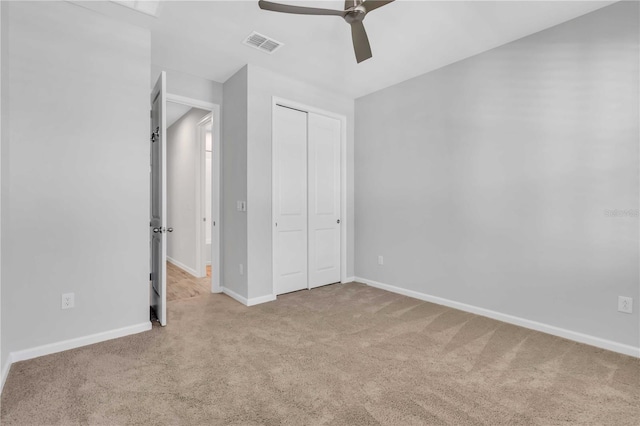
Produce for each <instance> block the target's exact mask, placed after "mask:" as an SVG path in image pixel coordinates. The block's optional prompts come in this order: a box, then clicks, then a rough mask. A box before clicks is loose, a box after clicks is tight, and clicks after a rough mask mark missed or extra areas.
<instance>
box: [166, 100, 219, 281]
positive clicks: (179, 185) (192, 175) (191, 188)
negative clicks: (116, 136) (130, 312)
mask: <svg viewBox="0 0 640 426" xmlns="http://www.w3.org/2000/svg"><path fill="white" fill-rule="evenodd" d="M207 114H209V111H205V110H202V109H198V108H191V110H189V112H187V113H186V114H185V115H183V116H182V117H180V119H178V121H176V122H175V123H174V124H173V125H171V126H170V127H169V128H168V129H167V224H168V225H169V226H171V227H172V228H173V229H174V231H173V232H172V233H171V234H167V235H168V238H167V256H168V257H169V258H171V259H172V260H174V261H176V262H178V263H180V264H181V265H183V266H186V267H187V268H189V269H191V272H195V273H197V272H198V271H197V269H198V265H197V264H196V250H197V249H196V239H197V236H198V229H197V225H196V220H198V217H199V216H198V215H197V214H196V208H197V202H196V201H197V198H198V197H199V194H197V190H196V183H197V180H199V179H200V174H199V170H200V169H199V167H200V165H199V161H200V141H199V140H198V123H199V122H200V120H201V119H202V118H203V117H204V116H206V115H207ZM198 188H199V187H198Z"/></svg>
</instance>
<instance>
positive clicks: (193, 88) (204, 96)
mask: <svg viewBox="0 0 640 426" xmlns="http://www.w3.org/2000/svg"><path fill="white" fill-rule="evenodd" d="M161 71H164V72H165V73H166V74H167V93H170V94H172V95H179V96H185V97H187V98H191V99H197V100H199V101H205V102H211V103H214V104H218V105H222V92H223V89H222V83H218V82H217V81H212V80H207V79H205V78H201V77H197V76H194V75H190V74H185V73H183V72H180V71H174V70H170V69H166V68H164V67H162V66H160V65H156V64H152V65H151V87H152V88H153V85H154V84H155V82H156V80H157V79H158V76H159V75H160V72H161Z"/></svg>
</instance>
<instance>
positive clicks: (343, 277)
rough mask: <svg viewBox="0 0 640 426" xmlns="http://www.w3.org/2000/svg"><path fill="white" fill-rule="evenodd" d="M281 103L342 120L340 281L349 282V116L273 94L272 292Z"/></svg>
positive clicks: (273, 292)
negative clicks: (276, 130) (275, 142)
mask: <svg viewBox="0 0 640 426" xmlns="http://www.w3.org/2000/svg"><path fill="white" fill-rule="evenodd" d="M278 105H280V106H283V107H286V108H293V109H297V110H300V111H304V112H307V113H314V114H319V115H324V116H326V117H330V118H334V119H336V120H339V121H340V216H341V217H340V282H341V283H346V282H347V230H348V226H349V225H350V224H349V222H348V220H347V117H346V116H345V115H342V114H337V113H335V112H331V111H326V110H323V109H320V108H316V107H313V106H309V105H305V104H302V103H299V102H296V101H292V100H289V99H284V98H280V97H277V96H273V97H272V98H271V156H272V158H271V265H272V276H271V286H272V294H274V295H275V294H276V288H275V282H276V280H275V278H276V277H275V268H273V265H275V260H276V259H275V255H276V251H275V243H276V241H275V238H274V228H275V217H276V205H275V203H274V202H273V194H274V184H275V179H274V175H275V165H276V164H278V158H276V150H275V149H274V146H273V129H274V127H275V125H276V122H275V114H274V111H275V109H276V107H277V106H278Z"/></svg>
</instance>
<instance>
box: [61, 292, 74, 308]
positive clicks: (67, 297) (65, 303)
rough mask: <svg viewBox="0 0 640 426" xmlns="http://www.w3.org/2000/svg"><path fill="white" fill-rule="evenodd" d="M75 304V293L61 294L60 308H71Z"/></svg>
mask: <svg viewBox="0 0 640 426" xmlns="http://www.w3.org/2000/svg"><path fill="white" fill-rule="evenodd" d="M75 305H76V302H75V295H74V294H73V293H65V294H63V295H62V298H61V303H60V309H71V308H73V307H74V306H75Z"/></svg>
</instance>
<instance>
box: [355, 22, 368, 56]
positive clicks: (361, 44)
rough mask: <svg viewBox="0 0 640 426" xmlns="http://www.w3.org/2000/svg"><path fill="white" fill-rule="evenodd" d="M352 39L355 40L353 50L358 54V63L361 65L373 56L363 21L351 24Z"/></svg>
mask: <svg viewBox="0 0 640 426" xmlns="http://www.w3.org/2000/svg"><path fill="white" fill-rule="evenodd" d="M351 37H352V38H353V50H354V51H355V52H356V61H358V63H360V62H362V61H366V60H367V59H369V58H370V57H371V56H372V55H371V45H370V44H369V37H367V32H366V31H365V30H364V25H362V21H356V22H353V23H352V24H351Z"/></svg>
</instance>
